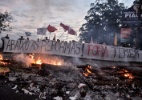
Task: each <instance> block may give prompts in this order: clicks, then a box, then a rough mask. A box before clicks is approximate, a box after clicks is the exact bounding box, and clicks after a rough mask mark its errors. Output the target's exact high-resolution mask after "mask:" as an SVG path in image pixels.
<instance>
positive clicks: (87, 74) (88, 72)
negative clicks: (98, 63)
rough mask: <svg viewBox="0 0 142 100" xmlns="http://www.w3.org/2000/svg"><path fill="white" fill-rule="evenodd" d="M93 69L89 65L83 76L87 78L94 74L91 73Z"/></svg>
mask: <svg viewBox="0 0 142 100" xmlns="http://www.w3.org/2000/svg"><path fill="white" fill-rule="evenodd" d="M91 69H92V67H91V66H90V65H87V67H86V68H85V71H84V72H83V75H84V76H86V77H87V76H89V75H91V74H93V73H92V72H91Z"/></svg>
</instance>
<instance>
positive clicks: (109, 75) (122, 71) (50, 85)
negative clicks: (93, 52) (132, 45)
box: [0, 54, 142, 100]
mask: <svg viewBox="0 0 142 100" xmlns="http://www.w3.org/2000/svg"><path fill="white" fill-rule="evenodd" d="M23 58H26V59H29V61H28V63H29V64H28V65H29V66H28V67H26V66H27V65H26V64H24V66H25V67H23V63H24V60H22V59H23ZM16 59H18V61H17V62H16V61H15V59H14V60H13V61H12V60H9V61H8V63H9V65H8V66H7V65H4V64H2V63H0V65H2V67H0V73H2V75H3V76H4V79H1V80H0V84H1V86H0V90H3V89H5V91H2V93H3V92H5V93H6V94H7V95H8V96H5V97H4V96H1V95H2V93H1V94H0V98H3V99H4V100H9V98H16V97H17V96H18V95H24V97H25V98H24V99H25V100H29V99H31V100H35V99H37V100H38V99H41V100H108V99H109V100H114V99H115V100H117V99H121V100H136V99H142V86H141V84H142V82H141V76H142V74H141V72H142V68H139V71H137V70H136V69H133V68H130V67H128V66H127V67H126V66H107V67H105V66H104V67H95V66H91V65H90V64H85V65H78V66H76V67H75V66H70V65H71V64H69V65H67V63H66V62H65V61H64V60H63V59H59V58H57V57H56V60H53V59H55V57H51V59H49V60H48V59H47V58H44V57H41V56H39V55H38V56H36V55H33V54H32V56H31V55H30V56H29V55H28V56H25V55H20V56H19V57H17V58H16ZM2 60H3V59H1V61H2ZM51 60H53V61H51ZM19 61H22V63H19ZM25 61H27V60H25ZM46 61H47V62H46ZM54 62H56V63H54ZM58 62H59V63H60V64H58ZM31 65H32V66H36V67H30V66H31ZM5 73H7V74H5ZM8 91H11V92H8ZM15 95H17V96H15ZM11 96H12V97H11ZM14 96H15V97H14ZM26 96H27V98H26ZM18 99H21V100H24V99H22V96H20V97H18Z"/></svg>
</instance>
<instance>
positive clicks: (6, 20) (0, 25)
mask: <svg viewBox="0 0 142 100" xmlns="http://www.w3.org/2000/svg"><path fill="white" fill-rule="evenodd" d="M11 20H12V16H11V15H10V14H9V13H8V12H7V11H6V12H4V13H0V34H1V32H2V31H8V30H10V29H11V27H10V25H9V24H10V22H11Z"/></svg>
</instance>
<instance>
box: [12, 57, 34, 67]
mask: <svg viewBox="0 0 142 100" xmlns="http://www.w3.org/2000/svg"><path fill="white" fill-rule="evenodd" d="M14 60H16V61H18V62H22V63H23V64H25V65H26V66H25V67H29V66H30V65H31V62H32V58H30V57H29V56H27V55H25V54H18V55H16V56H15V57H14Z"/></svg>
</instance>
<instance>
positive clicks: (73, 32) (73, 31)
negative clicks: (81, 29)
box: [68, 28, 77, 35]
mask: <svg viewBox="0 0 142 100" xmlns="http://www.w3.org/2000/svg"><path fill="white" fill-rule="evenodd" d="M68 33H69V34H71V35H77V33H76V32H75V30H73V29H72V28H69V30H68Z"/></svg>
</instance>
